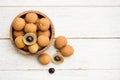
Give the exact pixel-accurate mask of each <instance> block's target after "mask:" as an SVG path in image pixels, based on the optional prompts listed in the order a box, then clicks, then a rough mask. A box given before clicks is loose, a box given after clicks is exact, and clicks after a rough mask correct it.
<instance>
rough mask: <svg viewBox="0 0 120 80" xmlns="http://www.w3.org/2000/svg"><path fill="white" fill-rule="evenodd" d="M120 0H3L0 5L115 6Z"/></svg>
mask: <svg viewBox="0 0 120 80" xmlns="http://www.w3.org/2000/svg"><path fill="white" fill-rule="evenodd" d="M119 4H120V1H119V0H91V1H90V0H74V1H73V0H58V1H56V0H12V1H10V0H1V1H0V6H89V5H97V6H103V5H105V6H106V5H107V6H109V5H110V6H113V5H119Z"/></svg>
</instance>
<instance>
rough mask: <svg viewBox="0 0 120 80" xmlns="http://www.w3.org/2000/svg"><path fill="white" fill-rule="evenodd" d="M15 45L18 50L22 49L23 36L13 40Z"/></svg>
mask: <svg viewBox="0 0 120 80" xmlns="http://www.w3.org/2000/svg"><path fill="white" fill-rule="evenodd" d="M15 44H16V46H17V47H18V48H24V46H25V44H24V42H23V36H18V37H17V38H15Z"/></svg>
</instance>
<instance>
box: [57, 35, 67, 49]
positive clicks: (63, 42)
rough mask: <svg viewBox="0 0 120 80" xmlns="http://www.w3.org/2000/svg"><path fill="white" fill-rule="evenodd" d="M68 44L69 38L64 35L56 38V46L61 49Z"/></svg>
mask: <svg viewBox="0 0 120 80" xmlns="http://www.w3.org/2000/svg"><path fill="white" fill-rule="evenodd" d="M66 45H67V39H66V38H65V37H64V36H59V37H57V38H56V40H55V47H56V48H57V49H61V48H63V47H64V46H66Z"/></svg>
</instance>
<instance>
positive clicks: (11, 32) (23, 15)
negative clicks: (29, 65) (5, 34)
mask: <svg viewBox="0 0 120 80" xmlns="http://www.w3.org/2000/svg"><path fill="white" fill-rule="evenodd" d="M30 12H33V13H36V14H37V15H38V17H39V18H48V17H47V16H46V15H45V14H43V13H42V12H39V11H34V10H29V11H24V12H22V13H20V14H19V15H17V16H16V17H15V19H16V18H18V17H22V18H25V15H26V14H27V13H30ZM15 19H14V20H15ZM48 19H49V18H48ZM14 20H13V21H14ZM49 21H50V23H51V24H50V28H49V30H50V37H49V39H50V44H49V45H48V46H46V47H44V48H42V49H41V50H39V51H38V52H36V53H35V54H38V55H39V54H41V53H43V52H44V51H46V50H47V49H48V48H49V47H50V45H51V43H52V42H53V39H54V35H55V30H54V25H53V23H52V22H51V20H50V19H49ZM12 24H13V22H12ZM12 24H11V26H10V40H11V42H12V44H13V46H14V47H15V48H16V49H17V50H18V51H19V52H20V53H22V54H25V55H28V54H31V53H30V52H29V51H25V50H23V49H19V48H17V46H16V45H15V42H14V40H15V37H14V35H13V31H14V29H13V26H12Z"/></svg>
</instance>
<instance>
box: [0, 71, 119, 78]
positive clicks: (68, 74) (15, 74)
mask: <svg viewBox="0 0 120 80" xmlns="http://www.w3.org/2000/svg"><path fill="white" fill-rule="evenodd" d="M119 75H120V70H85V71H84V70H83V71H74V70H67V71H66V70H56V72H55V73H54V74H52V75H51V74H49V73H48V71H47V70H45V71H0V80H15V79H17V80H21V79H22V80H66V79H71V80H120V76H119Z"/></svg>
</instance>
